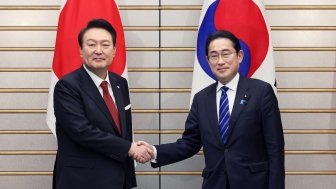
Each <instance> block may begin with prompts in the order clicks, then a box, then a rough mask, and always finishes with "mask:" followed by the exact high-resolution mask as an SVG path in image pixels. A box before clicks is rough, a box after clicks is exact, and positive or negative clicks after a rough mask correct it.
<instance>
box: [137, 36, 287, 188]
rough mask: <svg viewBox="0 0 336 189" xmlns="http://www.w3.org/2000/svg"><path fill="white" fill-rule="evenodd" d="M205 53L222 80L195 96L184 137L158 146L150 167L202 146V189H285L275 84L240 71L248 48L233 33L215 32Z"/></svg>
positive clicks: (165, 163)
mask: <svg viewBox="0 0 336 189" xmlns="http://www.w3.org/2000/svg"><path fill="white" fill-rule="evenodd" d="M205 51H206V54H207V60H208V63H209V66H210V68H211V70H212V72H213V73H214V75H215V76H216V78H217V79H218V82H215V83H213V84H212V85H209V86H208V87H206V88H204V89H203V90H201V91H200V92H198V93H197V94H196V95H195V97H194V99H193V103H192V106H191V109H190V112H189V115H188V117H187V120H186V124H185V131H184V133H183V135H182V137H181V138H180V139H178V140H177V141H176V142H175V143H169V144H162V145H156V146H154V154H155V155H154V157H155V160H154V161H152V166H153V167H160V166H164V165H167V164H171V163H175V162H178V161H181V160H184V159H186V158H189V157H191V156H193V155H194V154H196V153H197V152H198V151H199V150H200V149H201V147H203V152H204V159H205V168H204V170H203V172H202V177H203V179H204V180H203V185H202V188H203V189H229V188H230V189H251V188H255V189H284V188H285V186H284V181H285V170H284V137H283V130H282V124H281V118H280V111H279V108H278V101H277V98H276V96H275V94H274V91H273V89H272V86H271V85H269V84H268V83H266V82H263V81H260V80H257V79H250V78H245V77H243V76H241V75H240V74H239V73H238V70H239V65H240V63H241V61H242V59H243V56H244V52H243V51H242V50H241V47H240V44H239V40H238V39H237V38H236V37H235V36H234V35H233V34H232V33H230V32H228V31H217V32H215V33H213V34H212V35H210V36H209V38H208V39H207V42H206V47H205ZM252 56H253V55H252ZM143 144H144V145H148V144H146V143H143Z"/></svg>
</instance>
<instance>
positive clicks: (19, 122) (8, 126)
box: [0, 107, 48, 138]
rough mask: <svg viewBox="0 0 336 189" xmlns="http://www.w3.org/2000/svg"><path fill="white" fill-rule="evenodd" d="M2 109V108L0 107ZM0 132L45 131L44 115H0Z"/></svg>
mask: <svg viewBox="0 0 336 189" xmlns="http://www.w3.org/2000/svg"><path fill="white" fill-rule="evenodd" d="M1 109H2V107H1ZM0 123H1V124H0V130H47V129H48V127H47V124H46V114H44V113H39V114H37V113H36V114H35V113H34V114H29V113H27V114H4V113H3V114H0ZM0 138H1V137H0Z"/></svg>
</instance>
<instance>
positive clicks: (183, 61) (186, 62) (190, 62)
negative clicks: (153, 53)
mask: <svg viewBox="0 0 336 189" xmlns="http://www.w3.org/2000/svg"><path fill="white" fill-rule="evenodd" d="M194 60H195V51H162V52H161V66H162V67H193V66H194Z"/></svg>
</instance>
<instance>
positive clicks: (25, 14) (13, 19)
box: [0, 10, 60, 26]
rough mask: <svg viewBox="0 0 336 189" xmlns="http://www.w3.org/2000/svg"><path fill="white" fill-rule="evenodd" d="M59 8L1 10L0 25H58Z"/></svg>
mask: <svg viewBox="0 0 336 189" xmlns="http://www.w3.org/2000/svg"><path fill="white" fill-rule="evenodd" d="M59 12H60V11H59V10H1V11H0V18H6V19H0V26H57V22H58V15H59Z"/></svg>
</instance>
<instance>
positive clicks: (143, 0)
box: [116, 0, 159, 6]
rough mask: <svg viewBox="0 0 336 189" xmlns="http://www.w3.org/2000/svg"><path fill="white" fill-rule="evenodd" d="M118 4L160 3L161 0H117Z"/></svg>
mask: <svg viewBox="0 0 336 189" xmlns="http://www.w3.org/2000/svg"><path fill="white" fill-rule="evenodd" d="M116 3H117V4H118V5H123V6H126V5H159V0H141V1H139V0H138V1H134V0H116Z"/></svg>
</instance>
